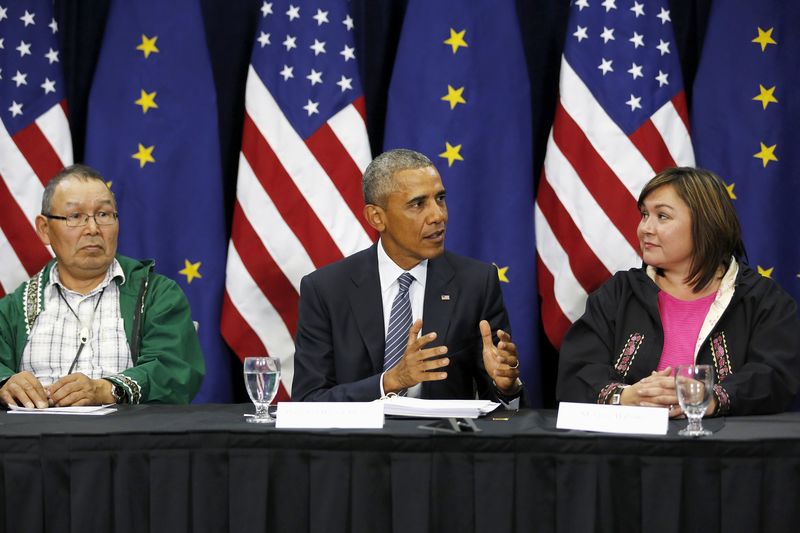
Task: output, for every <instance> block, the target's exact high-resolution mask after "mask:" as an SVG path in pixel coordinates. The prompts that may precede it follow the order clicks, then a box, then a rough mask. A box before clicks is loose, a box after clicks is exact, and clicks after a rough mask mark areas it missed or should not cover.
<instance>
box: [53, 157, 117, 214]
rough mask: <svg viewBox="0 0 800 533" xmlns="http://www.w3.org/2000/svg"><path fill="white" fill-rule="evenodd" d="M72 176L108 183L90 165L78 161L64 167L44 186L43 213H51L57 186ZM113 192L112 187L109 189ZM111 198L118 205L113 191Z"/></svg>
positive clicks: (83, 179)
mask: <svg viewBox="0 0 800 533" xmlns="http://www.w3.org/2000/svg"><path fill="white" fill-rule="evenodd" d="M70 178H75V179H78V180H82V181H89V180H97V181H100V182H102V183H103V185H106V180H104V179H103V176H101V175H100V173H99V172H98V171H96V170H95V169H93V168H92V167H90V166H89V165H82V164H80V163H76V164H74V165H70V166H68V167H64V168H62V169H61V170H60V171H59V172H58V174H56V175H55V176H53V177H52V178H50V181H48V182H47V186H46V187H45V188H44V194H42V214H43V215H50V214H51V213H50V209H51V208H52V205H51V203H52V201H53V195H54V194H55V193H56V188H57V187H58V186H59V185H60V184H61V182H62V181H64V180H66V179H70ZM109 192H111V189H109ZM111 198H112V201H113V202H114V206H115V207H116V205H117V199H116V198H114V193H113V192H111Z"/></svg>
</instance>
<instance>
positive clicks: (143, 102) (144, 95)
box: [134, 89, 158, 113]
mask: <svg viewBox="0 0 800 533" xmlns="http://www.w3.org/2000/svg"><path fill="white" fill-rule="evenodd" d="M140 91H141V95H140V96H139V99H138V100H136V101H135V102H134V104H136V105H138V106H142V113H147V110H148V109H158V104H157V103H156V92H155V91H153V92H151V93H148V92H147V91H145V90H144V89H140Z"/></svg>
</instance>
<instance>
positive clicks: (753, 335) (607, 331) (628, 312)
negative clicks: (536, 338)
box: [556, 263, 800, 415]
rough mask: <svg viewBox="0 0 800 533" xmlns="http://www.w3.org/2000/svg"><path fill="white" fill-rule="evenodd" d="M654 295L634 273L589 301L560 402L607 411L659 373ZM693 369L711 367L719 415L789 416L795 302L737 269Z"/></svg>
mask: <svg viewBox="0 0 800 533" xmlns="http://www.w3.org/2000/svg"><path fill="white" fill-rule="evenodd" d="M658 291H659V289H658V286H657V285H656V284H655V283H654V282H653V280H651V279H650V278H649V277H648V276H647V272H646V271H645V270H644V269H643V268H637V269H631V270H629V271H627V272H619V273H617V274H615V275H614V277H612V278H611V279H610V280H609V281H607V282H606V283H605V284H604V285H603V286H602V287H600V288H599V289H598V290H597V291H595V292H594V293H592V295H591V296H589V299H588V301H587V303H586V311H585V313H584V315H583V316H582V317H581V318H580V319H579V320H578V321H576V322H575V324H573V325H572V327H571V328H570V330H569V331H568V332H567V335H566V337H565V338H564V342H563V344H562V346H561V352H560V355H559V365H558V385H557V390H556V393H557V396H558V400H559V401H569V402H598V403H605V402H606V400H607V399H608V396H609V395H610V394H611V393H612V392H613V391H614V390H615V389H616V388H617V387H618V386H619V385H621V384H634V383H636V382H637V381H639V380H641V379H643V378H645V377H646V376H648V375H650V373H651V372H652V371H653V370H655V369H656V367H657V366H658V362H659V359H660V358H661V351H662V348H663V344H664V332H663V329H662V326H661V318H660V316H659V312H658ZM697 363H698V364H700V363H706V364H713V365H714V368H715V371H716V372H715V373H716V376H715V382H716V383H717V385H716V387H715V390H714V393H715V394H716V396H717V402H718V404H719V408H718V410H717V413H718V414H723V415H724V414H731V415H749V414H768V413H777V412H781V411H784V410H786V409H787V407H788V406H789V405H790V403H791V401H792V399H793V398H794V396H795V394H796V393H797V391H798V388H800V318H798V315H797V305H796V303H795V301H794V300H793V299H792V297H791V296H789V295H788V294H787V293H786V292H785V291H783V289H781V288H780V287H779V286H778V285H777V284H776V283H775V282H774V281H772V280H771V279H767V278H764V277H762V276H761V275H759V274H757V273H756V272H754V271H753V270H752V269H751V268H749V267H748V266H746V265H744V264H742V263H739V273H738V275H737V276H736V282H735V290H734V293H733V297H732V298H731V301H730V303H729V304H728V306H727V308H726V309H725V311H724V313H723V314H722V316H721V317H720V319H719V321H718V322H717V323H716V325H714V327H713V328H712V329H711V333H710V334H709V335H708V337H706V339H705V340H704V341H703V344H702V346H701V348H700V351H699V353H698V355H697Z"/></svg>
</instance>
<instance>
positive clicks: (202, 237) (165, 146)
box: [86, 0, 232, 402]
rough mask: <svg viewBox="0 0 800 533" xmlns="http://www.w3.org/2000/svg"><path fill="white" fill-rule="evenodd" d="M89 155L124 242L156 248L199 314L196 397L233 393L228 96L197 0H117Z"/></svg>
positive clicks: (124, 248) (154, 254)
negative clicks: (200, 366) (222, 118)
mask: <svg viewBox="0 0 800 533" xmlns="http://www.w3.org/2000/svg"><path fill="white" fill-rule="evenodd" d="M86 163H87V164H89V165H91V166H93V167H95V168H97V169H98V170H99V171H100V172H101V173H102V174H103V176H104V177H105V178H106V179H107V180H109V181H110V182H111V190H112V191H114V194H115V195H116V198H117V202H118V204H119V205H118V207H119V216H120V239H119V252H120V253H121V254H123V255H128V256H131V257H135V258H139V259H143V258H153V259H155V261H156V271H157V272H159V273H160V274H163V275H165V276H168V277H170V278H172V279H174V280H176V281H177V282H178V284H179V285H180V286H181V288H182V289H183V290H184V292H185V293H186V295H187V296H188V298H189V303H190V304H191V308H192V318H193V319H194V320H195V321H197V322H198V323H199V334H200V342H201V344H202V347H203V353H204V355H205V360H206V377H205V380H204V382H203V386H202V388H201V389H200V392H199V393H198V395H197V397H196V398H195V401H196V402H224V401H230V400H231V395H232V391H231V388H232V387H231V375H230V373H231V369H230V361H231V358H232V356H231V355H230V354H229V352H228V350H227V348H226V347H225V344H224V343H223V341H222V337H221V336H220V332H219V321H220V306H221V301H222V292H223V287H224V281H225V253H226V248H227V239H226V236H225V220H224V200H223V192H222V172H221V167H220V155H219V138H218V127H217V102H216V93H215V89H214V82H213V78H212V74H211V65H210V61H209V56H208V49H207V47H206V40H205V34H204V30H203V20H202V15H201V11H200V5H199V2H197V0H170V1H168V2H164V1H161V0H137V1H135V2H131V1H128V0H114V1H113V2H112V5H111V9H110V13H109V16H108V22H107V25H106V30H105V36H104V38H103V46H102V49H101V52H100V59H99V62H98V65H97V70H96V73H95V78H94V82H93V85H92V90H91V94H90V97H89V116H88V120H87V139H86Z"/></svg>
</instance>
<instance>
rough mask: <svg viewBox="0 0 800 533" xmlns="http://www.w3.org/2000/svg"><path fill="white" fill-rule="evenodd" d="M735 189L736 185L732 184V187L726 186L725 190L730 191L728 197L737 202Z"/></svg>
mask: <svg viewBox="0 0 800 533" xmlns="http://www.w3.org/2000/svg"><path fill="white" fill-rule="evenodd" d="M734 187H736V184H735V183H731V184H730V185H725V188H726V189H728V196H730V197H731V200H736V195H735V194H734V193H733V188H734Z"/></svg>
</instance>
